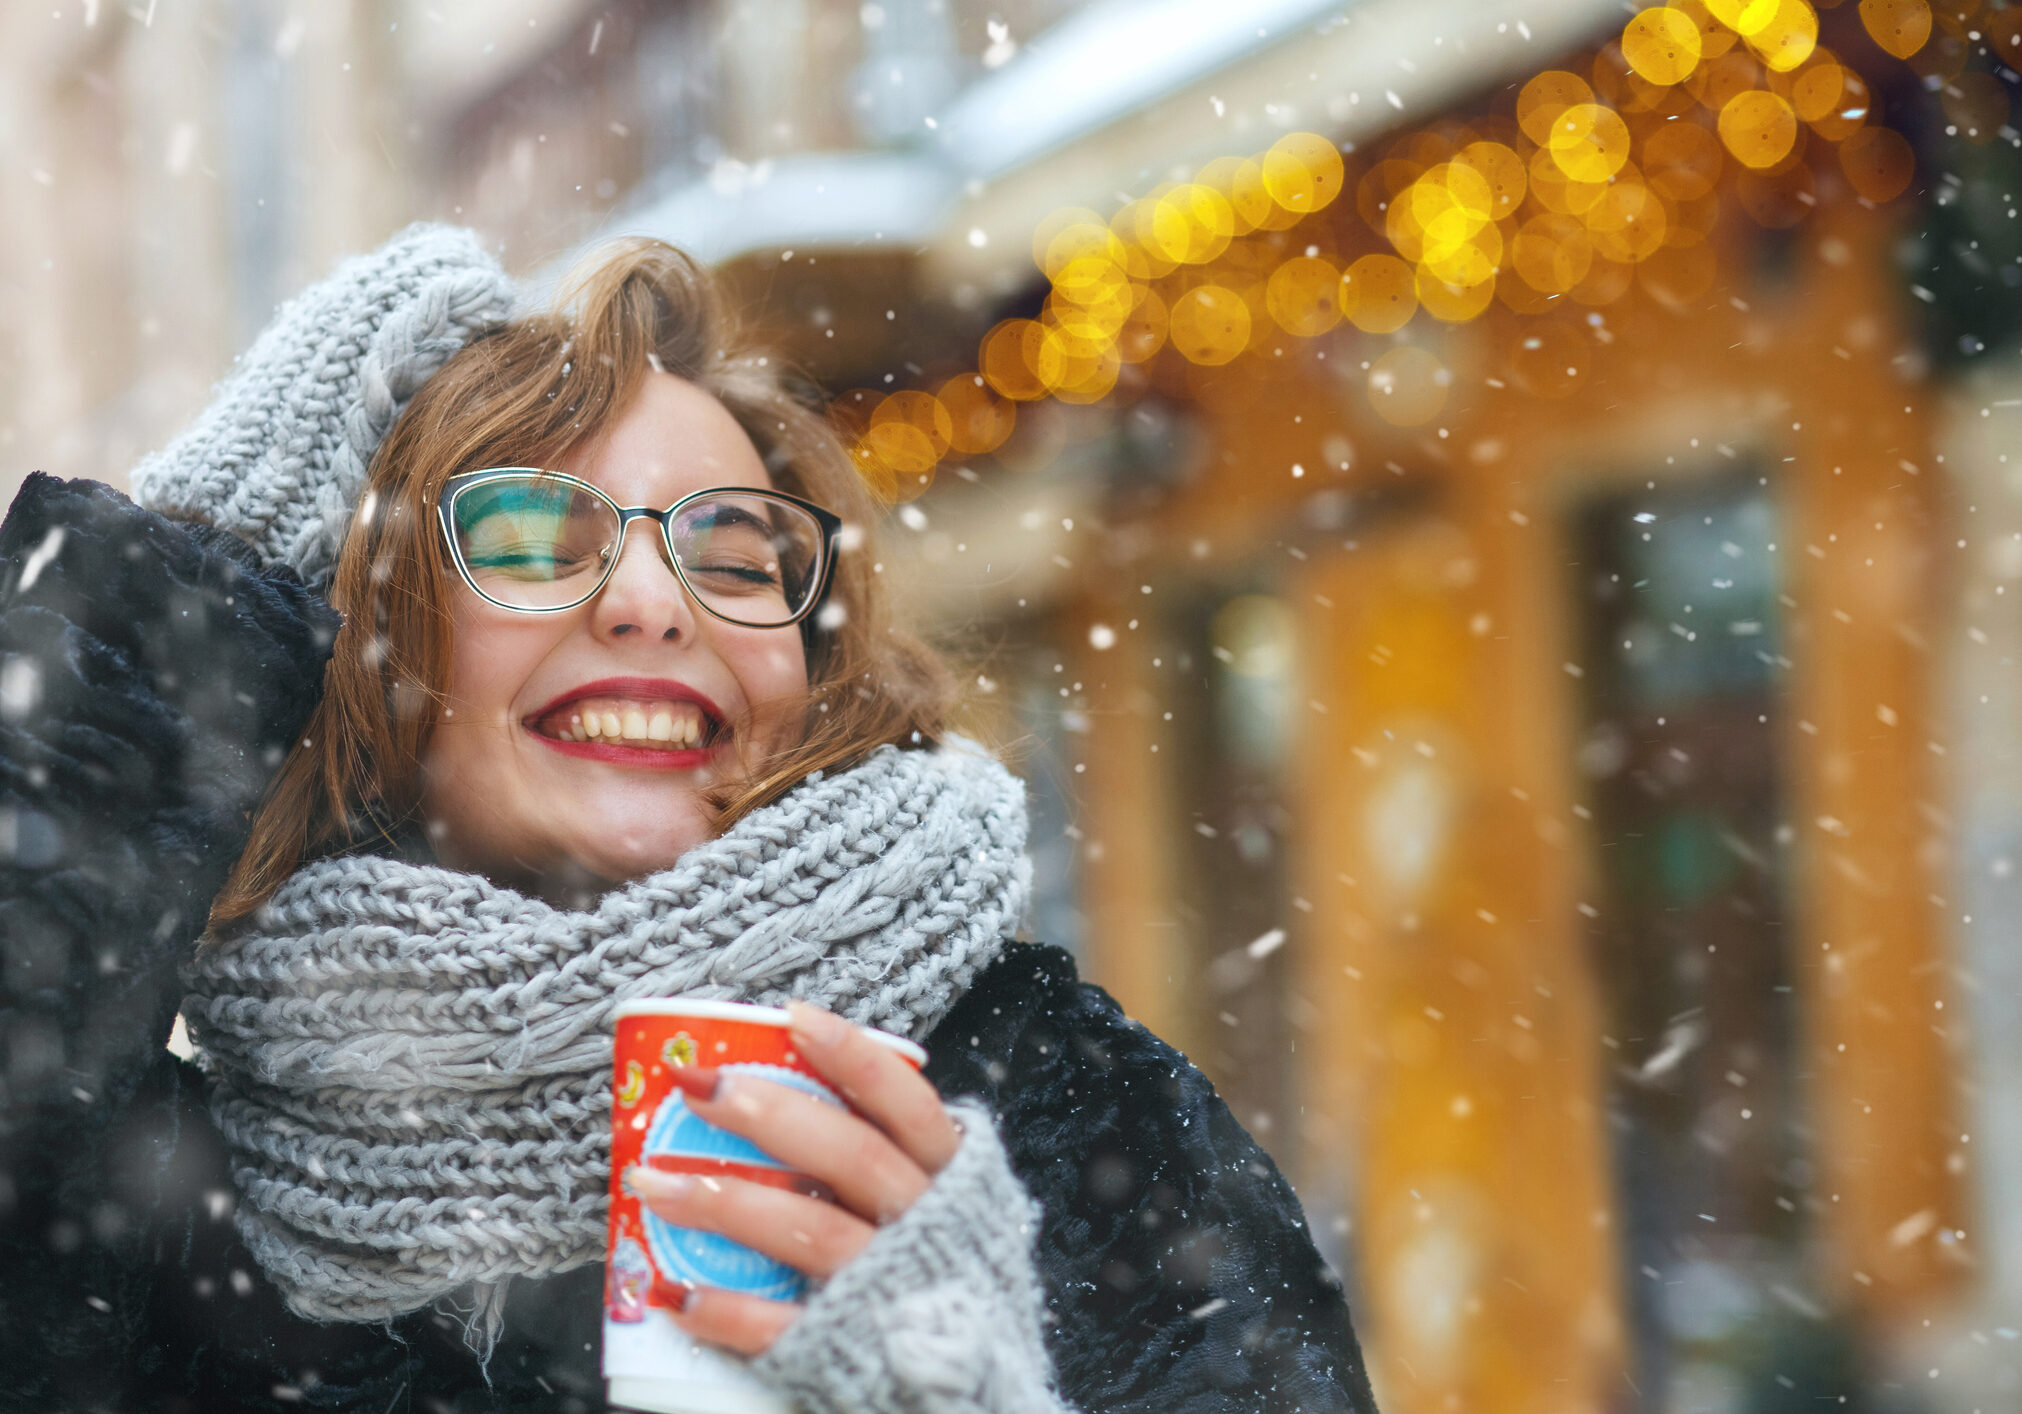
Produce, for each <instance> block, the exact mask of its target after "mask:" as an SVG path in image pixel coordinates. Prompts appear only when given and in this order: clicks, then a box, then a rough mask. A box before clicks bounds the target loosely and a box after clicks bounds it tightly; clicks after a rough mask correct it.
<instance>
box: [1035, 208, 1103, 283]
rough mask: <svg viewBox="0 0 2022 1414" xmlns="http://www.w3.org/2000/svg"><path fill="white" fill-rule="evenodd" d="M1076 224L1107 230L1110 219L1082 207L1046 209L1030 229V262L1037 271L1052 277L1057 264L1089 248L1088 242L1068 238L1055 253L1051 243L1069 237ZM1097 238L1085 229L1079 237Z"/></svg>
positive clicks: (1089, 240)
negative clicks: (1044, 213)
mask: <svg viewBox="0 0 2022 1414" xmlns="http://www.w3.org/2000/svg"><path fill="white" fill-rule="evenodd" d="M1077 227H1081V228H1092V229H1093V230H1096V231H1107V230H1109V228H1110V227H1109V222H1107V221H1105V220H1104V219H1103V218H1102V217H1101V216H1100V215H1099V214H1097V213H1096V212H1093V211H1090V210H1089V209H1088V208H1087V207H1085V206H1063V207H1061V208H1060V209H1059V210H1058V211H1053V212H1049V213H1048V214H1047V215H1046V217H1045V219H1043V220H1042V221H1040V223H1039V224H1038V225H1037V226H1036V227H1034V228H1033V231H1032V263H1033V264H1035V265H1037V266H1038V267H1039V269H1040V273H1042V274H1044V275H1045V276H1046V278H1047V279H1049V280H1050V279H1052V278H1053V272H1054V270H1055V269H1057V268H1058V266H1059V265H1062V264H1065V263H1066V262H1067V261H1068V260H1070V259H1072V258H1073V257H1074V256H1075V255H1080V254H1085V253H1086V251H1087V250H1088V249H1089V248H1091V247H1090V246H1089V245H1085V244H1078V243H1077V241H1076V240H1075V239H1073V238H1071V237H1070V238H1068V239H1067V240H1066V241H1065V243H1064V244H1063V245H1062V248H1061V252H1060V253H1059V254H1058V255H1056V254H1055V252H1054V248H1053V247H1054V242H1056V241H1060V240H1062V238H1063V237H1068V236H1069V232H1071V231H1073V230H1075V229H1076V228H1077ZM1098 239H1099V238H1098V237H1094V236H1092V235H1089V234H1088V233H1087V232H1086V231H1084V233H1083V235H1082V237H1081V240H1082V241H1084V242H1093V241H1096V240H1098ZM1119 244H1120V243H1119Z"/></svg>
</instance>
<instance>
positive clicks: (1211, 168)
mask: <svg viewBox="0 0 2022 1414" xmlns="http://www.w3.org/2000/svg"><path fill="white" fill-rule="evenodd" d="M1243 162H1244V159H1243V158H1240V157H1217V158H1216V159H1215V160H1214V161H1212V162H1210V163H1208V165H1207V166H1205V167H1203V168H1201V169H1200V171H1198V172H1196V173H1194V181H1195V182H1197V183H1199V184H1200V185H1201V186H1204V187H1212V188H1214V189H1215V190H1216V191H1218V192H1220V193H1221V194H1222V196H1223V197H1224V198H1225V199H1227V201H1228V203H1229V216H1230V219H1231V220H1233V221H1234V222H1235V234H1236V235H1238V236H1247V235H1248V234H1249V233H1250V232H1252V231H1254V230H1256V229H1257V225H1258V223H1259V222H1260V221H1262V220H1263V219H1264V218H1265V217H1266V216H1267V215H1268V214H1269V213H1270V212H1271V211H1275V210H1276V209H1277V203H1276V202H1274V201H1272V200H1271V196H1270V193H1269V192H1267V191H1265V190H1264V184H1263V180H1262V178H1263V169H1262V168H1261V167H1258V168H1256V169H1255V171H1256V173H1257V180H1255V181H1253V182H1251V183H1249V184H1248V185H1247V186H1242V185H1241V183H1240V182H1239V180H1238V179H1239V178H1240V177H1241V176H1242V172H1243ZM1239 188H1240V191H1239ZM1239 196H1240V197H1241V199H1240V200H1239V199H1238V198H1239Z"/></svg>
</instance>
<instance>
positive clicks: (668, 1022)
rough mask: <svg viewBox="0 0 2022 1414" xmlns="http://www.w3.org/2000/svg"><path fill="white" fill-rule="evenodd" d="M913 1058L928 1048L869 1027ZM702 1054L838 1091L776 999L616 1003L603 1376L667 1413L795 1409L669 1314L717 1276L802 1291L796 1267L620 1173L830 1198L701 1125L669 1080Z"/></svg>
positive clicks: (779, 1291) (621, 1395)
mask: <svg viewBox="0 0 2022 1414" xmlns="http://www.w3.org/2000/svg"><path fill="white" fill-rule="evenodd" d="M871 1035H872V1036H874V1037H875V1038H876V1039H877V1040H878V1041H879V1042H881V1043H883V1044H885V1045H887V1046H889V1047H891V1049H893V1050H894V1051H897V1052H898V1053H899V1055H901V1056H903V1057H904V1058H905V1059H906V1060H907V1061H909V1062H911V1063H912V1064H913V1065H914V1066H915V1067H919V1066H922V1065H925V1064H926V1060H927V1053H926V1052H925V1051H923V1050H921V1049H920V1048H919V1047H918V1046H916V1045H914V1044H913V1043H912V1042H911V1041H908V1040H905V1039H904V1038H902V1037H899V1036H892V1035H888V1034H886V1033H885V1032H882V1031H873V1032H872V1033H871ZM690 1065H707V1066H713V1067H715V1068H716V1069H718V1070H720V1071H723V1072H725V1073H727V1074H729V1075H732V1076H736V1075H751V1076H757V1077H760V1078H763V1079H766V1080H770V1081H774V1082H776V1083H777V1084H781V1085H787V1086H791V1087H792V1088H794V1089H796V1090H800V1091H803V1092H805V1093H807V1094H809V1095H811V1096H813V1097H815V1098H816V1099H819V1100H822V1101H824V1102H826V1103H828V1104H833V1105H836V1106H837V1107H839V1108H840V1107H842V1105H843V1101H842V1098H841V1097H840V1096H838V1095H837V1094H836V1093H835V1092H834V1091H833V1090H831V1089H830V1088H829V1087H828V1085H827V1083H826V1082H824V1081H823V1080H822V1079H821V1078H820V1077H819V1076H817V1075H816V1074H815V1073H814V1072H813V1071H812V1070H811V1069H810V1068H809V1067H808V1065H807V1062H806V1061H804V1060H803V1059H801V1057H800V1055H799V1054H798V1053H797V1052H796V1050H795V1048H794V1044H793V1037H792V1034H791V1033H790V1032H788V1030H787V1023H786V1013H785V1012H784V1011H782V1010H780V1009H779V1008H777V1007H758V1006H741V1005H739V1004H737V1003H734V1002H691V1001H679V1000H668V1001H640V1002H626V1003H624V1004H622V1005H621V1006H620V1007H619V1008H618V1035H617V1052H616V1056H615V1058H614V1063H613V1069H612V1091H611V1123H612V1130H611V1231H610V1257H609V1261H608V1263H607V1265H606V1267H605V1283H604V1297H605V1299H604V1378H605V1379H606V1380H608V1381H609V1382H610V1399H611V1403H612V1404H615V1405H620V1406H622V1407H625V1408H630V1409H644V1410H651V1411H658V1412H659V1414H789V1406H788V1405H787V1404H786V1402H785V1401H783V1400H782V1399H781V1398H780V1397H779V1396H778V1395H776V1394H774V1393H773V1392H772V1391H771V1390H769V1389H767V1388H766V1387H765V1386H764V1385H762V1384H760V1383H759V1382H758V1381H757V1380H756V1379H754V1378H753V1377H752V1375H751V1374H750V1373H749V1371H747V1370H746V1369H745V1367H744V1364H743V1362H742V1361H739V1360H737V1359H735V1358H734V1357H732V1356H729V1355H726V1354H723V1353H722V1352H720V1351H716V1350H713V1349H710V1348H709V1347H707V1346H702V1345H699V1344H697V1343H696V1342H695V1341H693V1340H691V1339H689V1337H688V1336H687V1334H686V1333H685V1332H683V1331H682V1330H681V1328H680V1327H679V1326H676V1325H675V1324H674V1322H673V1320H672V1318H671V1317H670V1316H669V1314H668V1313H669V1312H670V1311H673V1310H676V1309H678V1308H679V1305H680V1301H681V1293H682V1291H683V1289H684V1288H687V1287H695V1286H714V1287H722V1288H724V1289H727V1290H731V1291H742V1292H747V1293H749V1294H751V1295H753V1296H762V1297H766V1298H769V1299H771V1300H774V1301H794V1300H798V1299H799V1298H800V1296H801V1294H802V1292H803V1291H804V1290H805V1289H806V1285H807V1281H806V1278H805V1277H803V1276H802V1275H801V1273H800V1272H798V1271H796V1270H795V1269H794V1268H792V1267H789V1266H786V1265H785V1264H783V1263H780V1262H775V1261H773V1260H772V1258H770V1257H767V1256H764V1255H762V1254H760V1253H757V1252H754V1251H752V1250H751V1249H750V1248H749V1247H745V1246H743V1245H741V1244H739V1243H735V1242H732V1241H730V1240H729V1239H728V1238H726V1237H722V1236H719V1235H718V1234H716V1233H711V1232H700V1231H696V1230H694V1229H691V1228H680V1227H675V1226H674V1225H673V1224H672V1223H668V1222H664V1221H662V1220H661V1219H660V1218H658V1217H657V1216H655V1215H654V1214H653V1213H652V1212H650V1211H648V1210H647V1209H646V1208H645V1206H644V1205H643V1204H641V1203H640V1202H639V1200H638V1198H637V1197H635V1196H634V1195H632V1194H631V1193H629V1192H627V1191H626V1190H625V1188H624V1186H623V1184H622V1182H621V1180H622V1178H623V1176H624V1173H625V1170H626V1169H628V1168H630V1167H632V1165H634V1164H643V1165H644V1166H646V1167H648V1168H654V1169H661V1170H665V1171H666V1172H669V1173H692V1174H700V1175H703V1176H706V1177H716V1176H721V1175H731V1176H734V1177H737V1178H742V1179H746V1180H748V1181H750V1182H753V1183H763V1184H768V1185H770V1186H772V1187H776V1188H790V1189H793V1190H795V1191H796V1192H801V1193H809V1194H815V1195H818V1196H823V1197H826V1196H827V1193H826V1190H824V1189H823V1187H822V1185H820V1184H819V1183H817V1182H815V1181H814V1180H813V1179H811V1178H809V1177H808V1176H807V1175H806V1174H803V1173H798V1172H796V1171H794V1170H792V1169H789V1168H787V1167H786V1166H785V1165H783V1164H781V1163H779V1162H778V1161H777V1160H776V1159H774V1158H772V1156H771V1155H769V1154H767V1153H765V1152H764V1151H763V1150H761V1149H759V1148H758V1147H757V1146H756V1145H754V1144H752V1143H751V1142H750V1141H749V1140H747V1139H744V1138H742V1137H740V1136H738V1135H735V1134H731V1133H729V1132H728V1131H727V1130H722V1129H718V1128H717V1127H716V1126H714V1125H712V1124H708V1123H705V1122H704V1121H703V1119H702V1118H701V1116H699V1115H697V1114H696V1113H695V1112H694V1111H693V1110H692V1109H690V1108H689V1107H688V1105H687V1102H686V1100H685V1099H684V1098H683V1095H682V1092H681V1091H679V1090H677V1089H675V1088H674V1082H673V1079H672V1076H673V1073H674V1071H676V1070H678V1069H680V1068H681V1067H683V1066H690Z"/></svg>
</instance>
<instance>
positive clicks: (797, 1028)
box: [786, 1002, 850, 1046]
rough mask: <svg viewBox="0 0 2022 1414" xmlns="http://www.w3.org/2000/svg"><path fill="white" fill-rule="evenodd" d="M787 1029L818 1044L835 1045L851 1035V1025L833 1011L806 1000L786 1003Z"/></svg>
mask: <svg viewBox="0 0 2022 1414" xmlns="http://www.w3.org/2000/svg"><path fill="white" fill-rule="evenodd" d="M786 1024H787V1029H789V1030H791V1031H794V1032H796V1033H798V1034H799V1035H802V1036H805V1037H806V1038H807V1039H808V1040H810V1041H812V1042H814V1043H815V1044H816V1045H817V1046H833V1045H835V1044H836V1043H837V1042H839V1041H841V1040H842V1039H843V1037H845V1036H847V1035H849V1030H850V1025H849V1023H848V1022H847V1021H844V1020H843V1019H842V1018H841V1017H839V1016H837V1015H836V1014H835V1013H834V1012H832V1011H824V1010H822V1008H820V1007H818V1006H809V1005H808V1004H807V1003H806V1002H788V1003H787V1004H786Z"/></svg>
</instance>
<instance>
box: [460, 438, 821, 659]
mask: <svg viewBox="0 0 2022 1414" xmlns="http://www.w3.org/2000/svg"><path fill="white" fill-rule="evenodd" d="M450 519H451V522H452V524H453V526H454V528H455V534H456V551H457V555H458V556H459V558H461V559H462V561H463V565H464V568H465V570H466V571H468V573H469V574H470V577H471V579H472V581H473V582H474V583H475V584H476V585H477V587H478V589H479V590H480V591H481V592H483V593H484V594H485V596H486V597H488V598H490V599H493V600H496V601H497V602H499V603H501V604H506V605H509V606H511V607H513V608H522V609H563V608H569V607H572V606H574V605H576V604H580V603H582V602H583V601H584V600H585V599H587V598H589V597H590V595H591V594H593V593H594V592H596V589H597V586H598V585H599V584H600V583H602V581H603V578H604V571H605V568H606V566H607V565H608V564H609V563H610V561H611V559H612V557H613V556H615V555H616V553H617V550H618V539H619V519H618V513H617V512H616V510H614V509H613V508H612V506H611V505H610V503H609V502H607V501H605V500H603V499H602V498H601V497H599V496H595V495H592V494H591V493H590V492H588V491H586V490H584V489H582V488H581V487H578V486H572V485H570V484H569V483H568V482H566V481H558V480H554V479H552V478H547V477H539V476H525V477H499V478H496V479H493V480H488V481H480V482H477V483H476V484H474V485H471V486H467V487H465V488H464V489H463V490H462V491H460V492H458V493H457V496H456V498H455V501H454V503H453V504H452V507H451V516H450ZM666 541H667V544H668V548H669V549H671V550H672V551H673V554H674V559H675V561H676V563H678V564H679V565H680V567H681V573H682V576H683V577H684V578H685V579H686V581H687V583H688V587H689V588H690V590H691V591H693V593H694V594H695V596H696V598H698V599H700V600H701V601H702V603H703V604H704V605H705V606H706V607H707V608H708V609H710V610H711V611H712V612H714V613H717V614H720V615H721V616H722V617H724V618H726V619H729V620H731V621H733V622H736V623H741V624H750V625H753V626H755V627H763V626H770V625H776V624H784V623H787V622H790V621H791V620H792V619H793V618H794V617H795V616H796V615H798V614H799V613H800V611H801V610H802V609H803V608H804V607H805V606H806V603H807V600H808V597H809V596H810V595H811V594H812V593H813V591H814V588H815V578H816V574H815V572H816V569H817V567H818V566H819V564H820V559H821V550H822V529H821V524H820V522H818V521H817V520H815V518H814V517H813V516H811V515H809V514H808V513H807V512H806V511H804V510H802V509H801V508H800V507H798V506H795V505H791V504H789V503H787V502H785V501H776V500H773V499H772V498H770V497H768V496H756V495H740V494H738V493H735V492H722V493H718V494H715V495H710V496H704V497H702V498H701V499H699V500H696V501H691V502H689V503H688V504H687V505H685V506H683V507H682V508H681V512H680V514H679V515H677V516H675V517H674V518H673V520H672V522H671V523H670V524H669V526H668V528H667V535H666Z"/></svg>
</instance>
